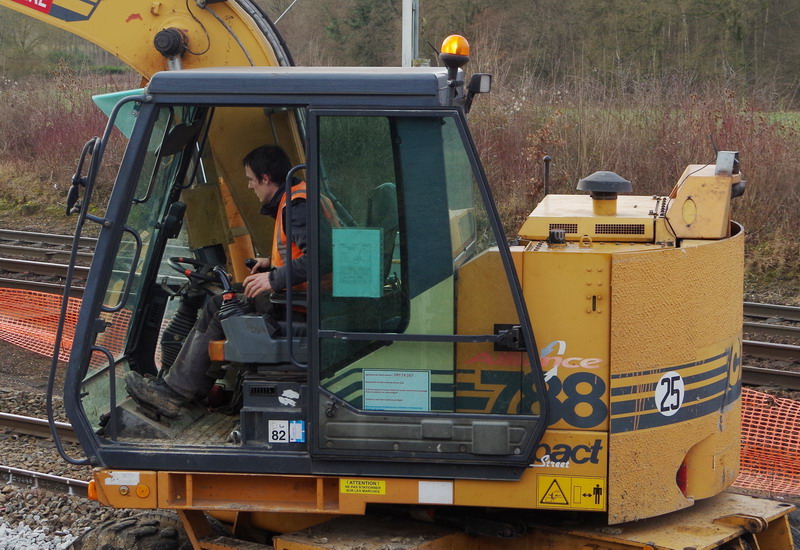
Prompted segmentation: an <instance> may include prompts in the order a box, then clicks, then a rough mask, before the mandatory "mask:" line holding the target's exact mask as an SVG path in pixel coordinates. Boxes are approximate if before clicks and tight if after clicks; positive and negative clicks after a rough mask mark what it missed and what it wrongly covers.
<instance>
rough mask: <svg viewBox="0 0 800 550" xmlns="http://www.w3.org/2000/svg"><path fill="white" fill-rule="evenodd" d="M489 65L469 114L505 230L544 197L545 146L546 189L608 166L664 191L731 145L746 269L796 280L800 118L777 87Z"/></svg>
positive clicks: (568, 187) (647, 188) (639, 186)
mask: <svg viewBox="0 0 800 550" xmlns="http://www.w3.org/2000/svg"><path fill="white" fill-rule="evenodd" d="M488 69H489V70H488V71H487V72H492V71H491V67H488ZM484 70H486V67H484ZM497 74H499V75H501V77H500V78H496V79H495V82H494V83H493V91H492V93H491V94H490V95H489V96H488V97H479V98H477V100H476V102H475V106H474V108H473V112H472V113H471V115H470V116H471V125H472V130H473V133H474V135H475V140H476V142H477V143H478V145H479V148H480V150H481V157H482V161H483V163H484V167H485V169H486V172H487V174H488V176H489V180H490V183H491V186H492V189H493V194H494V197H495V200H496V201H497V203H498V207H499V210H500V213H501V215H502V216H503V222H504V225H505V230H506V232H507V234H508V235H509V236H512V235H515V234H516V231H517V230H518V228H519V226H520V223H521V222H522V221H523V220H524V219H525V217H526V216H527V215H528V213H529V212H530V211H531V209H532V208H533V207H534V205H535V203H536V202H538V200H539V199H541V197H542V196H543V191H542V189H543V185H542V157H543V156H544V155H545V154H547V155H550V156H551V157H552V158H553V162H552V166H551V183H550V192H555V193H575V192H576V191H575V187H576V185H577V182H578V180H579V179H580V178H583V177H585V176H587V175H589V174H591V173H593V172H595V171H597V170H611V171H614V172H616V173H618V174H619V175H621V176H622V177H624V178H626V179H629V180H631V181H632V183H633V188H634V193H635V194H641V195H649V194H666V193H668V192H669V191H670V189H671V188H672V186H673V185H674V184H675V182H676V181H677V179H678V178H679V177H680V175H681V173H682V172H683V170H684V169H685V168H686V166H687V165H689V164H705V163H712V162H714V159H715V148H716V149H717V150H735V151H739V152H740V157H741V162H742V172H743V174H744V177H745V179H746V180H747V189H746V192H745V194H744V196H743V197H740V198H737V199H735V200H734V201H733V213H734V217H735V218H736V219H737V220H738V221H740V222H741V223H743V224H744V225H745V227H746V229H747V230H748V236H747V240H746V242H747V247H748V269H749V272H750V273H751V277H756V276H757V277H759V280H761V281H766V282H769V281H772V280H778V279H780V280H782V281H784V282H785V281H787V280H792V281H797V282H798V285H799V286H800V252H798V250H800V248H798V246H797V238H796V237H795V235H798V234H800V231H799V230H800V221H798V220H797V216H796V212H797V211H798V210H799V209H800V193H799V192H798V190H797V178H798V174H797V171H798V166H800V159H799V158H798V156H800V147H798V124H800V121H798V120H797V119H796V118H792V117H791V116H790V115H789V114H787V113H782V112H781V111H780V105H781V102H780V100H779V99H777V98H775V96H774V95H770V94H762V95H760V96H758V97H755V96H748V97H741V96H739V95H737V94H736V93H735V92H733V91H732V90H733V88H732V87H731V86H729V85H728V84H730V83H729V82H725V81H718V82H711V83H698V82H696V81H695V80H694V79H693V78H692V77H691V75H684V76H682V77H681V76H678V75H670V76H669V77H665V78H664V79H660V80H657V79H644V80H642V79H638V78H637V77H636V76H635V75H625V74H622V75H615V77H614V78H609V77H608V75H599V74H591V75H586V76H581V77H575V78H573V79H571V80H569V81H567V82H565V83H553V82H552V81H549V80H542V79H537V78H533V77H531V76H529V75H525V74H520V75H509V74H507V73H506V72H505V68H504V67H499V68H498V73H497Z"/></svg>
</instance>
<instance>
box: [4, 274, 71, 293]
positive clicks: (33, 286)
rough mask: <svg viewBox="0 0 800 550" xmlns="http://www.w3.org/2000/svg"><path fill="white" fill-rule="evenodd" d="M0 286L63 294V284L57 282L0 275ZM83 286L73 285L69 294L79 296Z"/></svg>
mask: <svg viewBox="0 0 800 550" xmlns="http://www.w3.org/2000/svg"><path fill="white" fill-rule="evenodd" d="M0 288H16V289H19V290H32V291H34V292H49V293H51V294H59V295H62V294H64V285H62V284H59V283H46V282H44V281H28V280H26V279H9V278H5V277H0ZM83 291H84V288H83V287H80V286H73V287H72V288H71V289H70V291H69V295H70V296H72V297H73V298H81V297H82V296H83Z"/></svg>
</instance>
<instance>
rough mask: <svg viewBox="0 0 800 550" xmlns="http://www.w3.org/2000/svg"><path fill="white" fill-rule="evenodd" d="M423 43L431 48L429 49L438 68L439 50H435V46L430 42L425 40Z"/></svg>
mask: <svg viewBox="0 0 800 550" xmlns="http://www.w3.org/2000/svg"><path fill="white" fill-rule="evenodd" d="M425 42H426V43H427V44H428V46H430V47H431V49H432V50H433V53H435V54H436V65H437V66H438V65H439V50H438V49H436V46H434V45H433V43H431V41H430V40H426V41H425Z"/></svg>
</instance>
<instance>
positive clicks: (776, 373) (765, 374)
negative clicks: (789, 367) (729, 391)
mask: <svg viewBox="0 0 800 550" xmlns="http://www.w3.org/2000/svg"><path fill="white" fill-rule="evenodd" d="M742 384H745V385H747V386H775V387H778V388H783V389H786V390H795V391H798V390H800V372H794V371H786V370H778V369H765V368H761V367H749V366H746V367H744V368H743V369H742Z"/></svg>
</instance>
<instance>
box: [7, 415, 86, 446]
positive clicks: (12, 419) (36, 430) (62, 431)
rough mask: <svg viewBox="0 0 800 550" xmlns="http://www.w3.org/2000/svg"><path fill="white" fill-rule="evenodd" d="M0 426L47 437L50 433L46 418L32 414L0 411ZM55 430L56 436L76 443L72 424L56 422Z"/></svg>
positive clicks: (26, 433) (17, 431)
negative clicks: (35, 416)
mask: <svg viewBox="0 0 800 550" xmlns="http://www.w3.org/2000/svg"><path fill="white" fill-rule="evenodd" d="M0 426H2V427H4V428H6V429H10V430H12V431H14V432H16V433H21V434H25V435H32V436H35V437H42V438H45V439H48V438H49V437H50V436H51V434H50V424H49V423H48V422H47V419H44V418H34V417H32V416H22V415H19V414H11V413H2V412H0ZM55 426H56V432H57V433H58V436H59V437H60V438H61V439H62V440H63V441H67V442H69V443H78V438H77V436H76V435H75V432H74V431H73V429H72V425H71V424H68V423H66V422H56V423H55Z"/></svg>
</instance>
